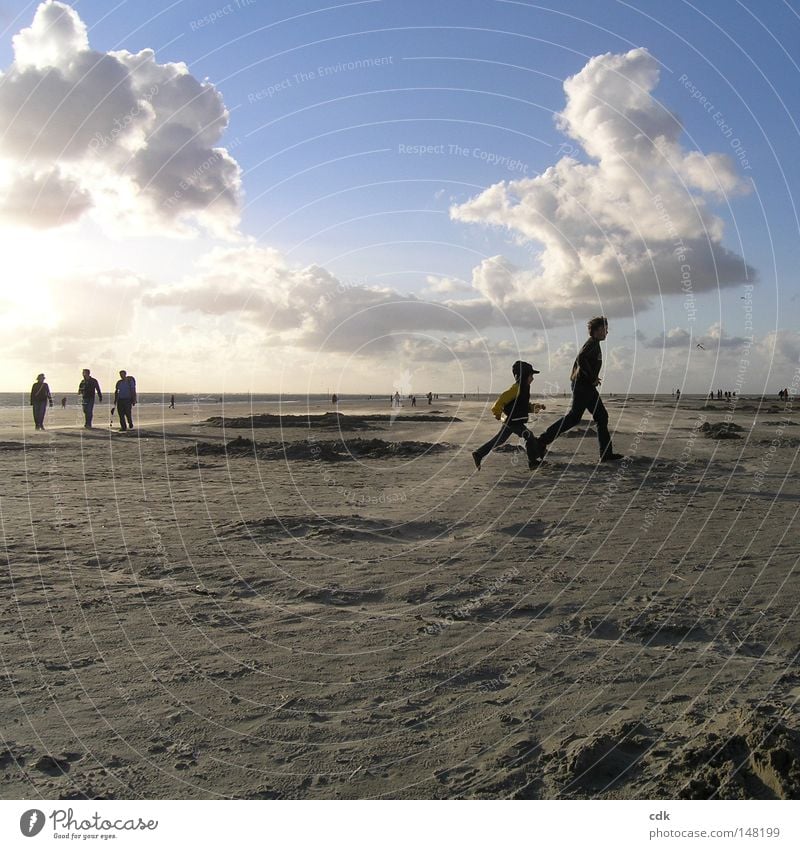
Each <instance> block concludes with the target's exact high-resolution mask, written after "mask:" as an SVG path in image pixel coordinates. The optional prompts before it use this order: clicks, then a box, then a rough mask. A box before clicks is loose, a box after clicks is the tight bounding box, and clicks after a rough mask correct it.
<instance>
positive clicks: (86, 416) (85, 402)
mask: <svg viewBox="0 0 800 849" xmlns="http://www.w3.org/2000/svg"><path fill="white" fill-rule="evenodd" d="M95 393H97V399H98V400H99V401H100V402H101V403H102V402H103V393H102V392H101V391H100V384H99V383H98V382H97V380H95V378H93V377H92V373H91V372H90V371H89V369H88V368H85V369H84V370H83V380H82V381H81V382H80V384H79V385H78V395H80V396H81V406H82V407H83V426H84V427H85V428H89V429H91V427H92V416H93V415H94V396H95Z"/></svg>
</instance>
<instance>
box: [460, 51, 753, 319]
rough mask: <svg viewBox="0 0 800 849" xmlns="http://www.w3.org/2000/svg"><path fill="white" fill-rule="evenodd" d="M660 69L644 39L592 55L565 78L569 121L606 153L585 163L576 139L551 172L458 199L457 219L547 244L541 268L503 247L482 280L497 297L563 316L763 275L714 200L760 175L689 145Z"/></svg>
mask: <svg viewBox="0 0 800 849" xmlns="http://www.w3.org/2000/svg"><path fill="white" fill-rule="evenodd" d="M658 73H659V72H658V65H657V63H656V61H655V59H654V58H653V57H652V56H651V55H650V54H649V53H648V52H647V51H646V50H644V49H637V50H631V51H630V52H628V53H626V54H624V55H612V54H606V55H604V56H597V57H595V58H593V59H591V60H590V61H589V62H588V63H587V64H586V66H585V67H584V68H583V70H581V71H580V73H578V74H576V75H575V76H574V77H570V78H569V79H568V80H567V81H566V82H565V83H564V90H565V93H566V97H567V103H566V107H565V108H564V111H563V112H562V113H561V114H560V115H559V116H558V123H559V126H560V127H561V128H562V129H563V130H564V131H565V132H566V133H568V134H569V135H570V136H571V137H572V138H573V139H574V140H575V141H576V142H577V143H578V144H579V145H580V146H581V147H582V148H583V150H584V151H585V152H586V153H587V154H588V155H589V156H590V157H591V158H592V159H594V160H596V162H594V163H590V164H585V163H581V162H580V161H578V159H577V158H575V156H573V155H572V154H575V153H578V152H579V151H578V149H577V148H576V147H573V146H571V145H565V146H564V147H566V148H568V149H569V150H568V153H569V155H567V156H564V157H563V158H561V159H560V160H559V161H558V162H557V163H556V164H555V165H553V166H552V167H551V168H548V169H547V170H546V171H545V172H544V173H543V174H541V175H540V176H537V177H534V178H531V179H524V180H515V181H511V182H501V183H497V184H495V185H493V186H490V187H489V188H488V189H486V190H485V191H483V192H482V193H481V194H479V195H477V196H476V197H474V198H472V199H471V200H469V201H467V202H466V203H462V204H460V205H456V206H453V207H451V210H450V213H451V216H452V218H454V219H455V220H458V221H464V222H476V223H481V224H489V225H495V226H500V227H503V228H508V229H509V230H510V231H511V232H512V233H513V234H514V236H515V237H516V238H517V239H518V240H519V241H521V242H529V241H532V242H536V243H539V244H541V251H540V254H539V267H538V268H535V269H532V270H528V269H520V268H516V267H514V266H513V265H511V264H510V263H509V262H508V261H506V260H504V259H503V258H502V257H493V258H491V259H490V260H486V261H484V262H483V263H482V264H481V265H480V266H479V267H478V268H477V269H476V270H475V272H474V275H473V283H474V285H475V286H476V288H477V289H478V291H480V292H481V293H482V294H483V295H484V296H485V297H487V298H488V299H489V300H490V301H491V302H492V303H493V304H495V305H496V306H497V307H499V308H501V309H503V310H505V311H507V312H512V311H513V313H514V314H515V315H519V316H521V317H522V320H525V321H538V322H541V323H544V324H554V323H558V322H561V321H569V320H571V319H572V315H573V314H574V313H580V314H582V315H583V314H587V313H592V312H600V311H602V312H604V313H606V314H610V315H628V314H631V313H632V312H634V311H635V310H636V309H637V308H646V307H648V306H649V305H651V304H652V303H653V300H654V298H656V297H657V296H660V295H668V294H680V293H683V294H686V293H687V292H691V293H694V294H697V293H700V292H704V291H708V290H712V289H716V288H718V287H724V286H731V285H734V284H737V283H740V282H743V281H748V282H752V281H753V279H754V277H755V272H754V271H753V269H752V268H749V267H748V266H747V265H746V263H745V262H744V260H743V259H742V258H741V257H739V256H737V255H736V254H735V253H733V252H732V251H730V250H728V249H727V248H725V247H724V246H723V244H722V236H723V223H722V221H721V219H720V218H719V217H718V216H716V215H715V214H714V213H713V212H711V210H710V209H709V202H710V201H712V200H721V199H724V198H726V197H728V196H729V195H731V194H734V193H737V192H745V191H747V189H748V184H747V183H745V182H744V181H743V180H741V179H740V178H739V176H738V175H737V173H736V170H735V166H734V164H733V162H732V160H731V159H730V158H729V157H726V156H723V155H721V154H710V155H707V156H706V155H703V154H701V153H699V152H697V151H686V150H684V149H683V148H682V146H681V143H680V135H681V132H682V128H681V124H680V122H679V121H678V119H677V118H676V117H675V115H673V114H672V113H670V112H669V111H667V110H666V109H664V107H663V106H661V105H660V104H659V103H658V102H657V101H656V100H655V99H654V98H653V96H652V91H653V90H654V88H655V87H656V85H657V83H658Z"/></svg>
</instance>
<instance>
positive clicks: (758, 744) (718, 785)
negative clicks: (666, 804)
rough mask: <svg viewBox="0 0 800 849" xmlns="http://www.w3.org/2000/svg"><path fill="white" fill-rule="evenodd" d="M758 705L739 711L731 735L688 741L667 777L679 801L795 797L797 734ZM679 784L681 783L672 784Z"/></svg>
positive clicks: (799, 770) (799, 793) (799, 764)
mask: <svg viewBox="0 0 800 849" xmlns="http://www.w3.org/2000/svg"><path fill="white" fill-rule="evenodd" d="M767 710H768V709H764V708H762V709H760V710H758V711H756V712H754V713H751V714H749V715H747V714H745V713H744V712H743V713H741V714H739V718H740V722H739V724H738V726H736V727H734V728H732V733H731V734H730V735H720V734H716V733H713V732H708V733H705V734H702V735H700V736H698V737H696V738H695V739H693V740H692V741H691V743H690V744H689V745H688V746H687V747H686V748H685V749H684V750H683V752H682V753H681V755H680V756H679V757H678V758H676V759H675V760H673V762H672V763H671V764H670V766H669V768H668V769H667V773H666V775H667V776H668V777H669V779H670V783H671V784H672V787H673V793H674V795H675V796H676V797H677V798H680V799H797V798H799V797H800V732H798V731H796V730H793V729H790V728H788V727H787V726H786V725H784V724H783V722H782V721H781V720H779V719H776V718H772V717H770V716H768V715H767ZM675 783H679V784H680V787H677V788H676V787H675Z"/></svg>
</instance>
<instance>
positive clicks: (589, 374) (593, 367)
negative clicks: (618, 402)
mask: <svg viewBox="0 0 800 849" xmlns="http://www.w3.org/2000/svg"><path fill="white" fill-rule="evenodd" d="M587 327H588V329H589V338H588V339H587V341H586V343H585V344H584V346H583V347H582V348H581V350H580V351H579V353H578V356H577V357H576V358H575V362H574V364H573V366H572V374H571V375H570V381H571V382H572V406H571V407H570V410H569V412H568V413H567V414H566V415H565V416H563V417H562V418H560V419H559V420H558V421H556V422H554V423H553V424H551V425H550V427H549V428H547V430H546V431H545V432H544V433H543V434H542V435H541V436H540V437H539V446H540V448H541V451H542V454H544V452H545V450H546V449H547V446H548V445H549V444H550V443H551V442H552V441H553V440H554V439H556V438H557V437H558V436H560V435H561V434H562V433H565V432H566V431H568V430H569V429H570V428H573V427H575V425H576V424H578V422H579V421H580V420H581V419H582V418H583V414H584V412H585V411H586V410H589V411H591V413H592V418H593V419H594V421H595V424H596V425H597V438H598V440H599V442H600V460H601V462H614V461H616V460H621V459H622V454H615V453H614V448H613V446H612V444H611V434H610V433H609V432H608V412H607V411H606V408H605V406H604V405H603V401H602V399H601V398H600V393H599V392H598V391H597V387H598V386H599V385H600V383H601V381H600V369H601V368H602V367H603V355H602V351H601V349H600V343H601V342H602V341H603V340H604V339H605V338H606V336H608V319H607V318H606V317H605V316H602V315H599V316H597V317H595V318H592V319H590V320H589V321H588V323H587Z"/></svg>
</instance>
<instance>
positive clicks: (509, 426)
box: [475, 421, 539, 463]
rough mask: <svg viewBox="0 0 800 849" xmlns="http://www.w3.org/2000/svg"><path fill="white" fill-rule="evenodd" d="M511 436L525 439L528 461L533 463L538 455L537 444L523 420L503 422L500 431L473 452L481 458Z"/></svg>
mask: <svg viewBox="0 0 800 849" xmlns="http://www.w3.org/2000/svg"><path fill="white" fill-rule="evenodd" d="M511 436H521V437H522V438H523V439H524V440H525V450H526V451H527V452H528V463H533V462H534V461H535V460H536V459H537V458H538V456H539V446H538V445H537V443H536V437H535V436H534V435H533V434H532V433H531V432H530V431H529V430H528V423H527V422H523V421H518V422H505V424H504V425H503V426H502V427H501V428H500V432H499V433H498V434H497V435H496V436H493V437H492V438H491V439H490V440H489V441H488V442H487V443H485V444H484V445H481V447H480V448H478V449H477V450H476V451H475V453H476V454H477V455H478V457H479V458H480V459H481V460H483V458H484V457H485V456H486V455H487V454H488V453H489V452H490V451H491V450H492V449H494V448H498V447H499V446H501V445H502V444H503V443H504V442H506V441H507V440H508V439H509V438H510V437H511Z"/></svg>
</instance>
